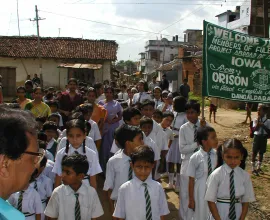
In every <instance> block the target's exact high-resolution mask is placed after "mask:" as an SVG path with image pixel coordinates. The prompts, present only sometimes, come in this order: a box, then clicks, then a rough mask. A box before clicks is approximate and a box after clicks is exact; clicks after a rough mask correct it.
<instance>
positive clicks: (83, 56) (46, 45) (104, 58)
mask: <svg viewBox="0 0 270 220" xmlns="http://www.w3.org/2000/svg"><path fill="white" fill-rule="evenodd" d="M117 49H118V45H117V43H116V42H115V41H106V40H84V39H77V38H62V37H61V38H50V37H48V38H41V64H42V80H43V86H44V87H48V86H54V87H56V88H64V87H65V85H66V84H67V81H68V78H70V77H74V78H77V79H78V80H80V81H83V82H86V83H89V84H92V83H94V82H97V81H100V82H102V81H104V80H106V79H107V80H110V78H111V69H112V61H115V60H116V59H117V56H116V55H117ZM39 67H40V62H39V59H38V47H37V37H17V36H0V75H2V78H3V79H2V83H3V88H4V89H3V93H4V96H9V97H10V96H14V95H15V92H16V87H17V86H19V85H24V82H25V80H26V77H27V75H30V76H31V78H33V76H34V74H35V73H37V74H38V75H40V68H39Z"/></svg>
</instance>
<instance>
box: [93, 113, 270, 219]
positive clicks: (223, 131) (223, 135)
mask: <svg viewBox="0 0 270 220" xmlns="http://www.w3.org/2000/svg"><path fill="white" fill-rule="evenodd" d="M205 115H206V116H208V109H206V111H205ZM252 116H253V118H255V117H256V113H255V112H254V113H252ZM244 119H245V112H244V111H234V110H225V109H218V112H217V123H210V124H211V126H213V127H214V128H215V130H216V132H217V135H218V138H219V141H220V143H222V142H223V141H224V140H226V139H228V138H237V139H240V140H241V141H242V142H243V144H244V145H245V147H246V148H247V149H248V152H249V155H250V153H251V142H252V140H251V139H250V138H249V128H248V124H243V123H242V122H243V121H244ZM206 120H208V118H207V117H206ZM269 146H270V145H269ZM269 148H270V147H269ZM269 148H268V152H267V153H266V157H265V163H264V165H263V167H262V169H263V170H264V172H265V174H264V175H261V176H259V177H255V176H251V178H252V182H253V186H254V190H255V194H256V199H257V201H256V202H254V203H252V204H251V208H250V211H249V214H248V217H247V219H248V220H264V219H270V203H269V201H270V193H269V192H270V153H269V151H270V149H269ZM247 164H248V166H247V171H248V172H250V157H248V161H247ZM162 181H163V182H162V184H163V185H165V184H166V181H167V179H163V180H162ZM99 185H103V184H102V179H100V184H99ZM98 191H99V195H100V199H101V201H102V204H103V207H104V209H105V213H106V214H105V215H104V216H102V217H101V218H99V219H100V220H110V219H111V217H110V215H109V212H108V202H107V199H106V197H105V195H104V193H103V192H102V189H101V188H100V189H99V190H98ZM166 196H167V200H168V204H169V209H170V211H171V213H170V214H169V215H168V216H166V220H177V219H178V209H179V197H178V194H176V193H175V192H174V191H168V192H166Z"/></svg>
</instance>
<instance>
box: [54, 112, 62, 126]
mask: <svg viewBox="0 0 270 220" xmlns="http://www.w3.org/2000/svg"><path fill="white" fill-rule="evenodd" d="M52 114H56V115H59V118H60V120H59V125H58V126H59V127H63V126H64V123H63V118H62V115H61V114H60V113H59V112H54V113H52Z"/></svg>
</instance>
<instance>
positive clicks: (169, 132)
mask: <svg viewBox="0 0 270 220" xmlns="http://www.w3.org/2000/svg"><path fill="white" fill-rule="evenodd" d="M160 126H161V125H160ZM162 129H163V131H164V132H165V134H166V136H165V138H166V139H167V140H168V144H169V141H173V140H174V136H173V131H172V129H170V128H169V127H168V128H162Z"/></svg>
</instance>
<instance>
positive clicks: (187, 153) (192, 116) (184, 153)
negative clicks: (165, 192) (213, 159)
mask: <svg viewBox="0 0 270 220" xmlns="http://www.w3.org/2000/svg"><path fill="white" fill-rule="evenodd" d="M199 115H200V104H199V103H197V102H196V101H194V100H191V101H189V102H188V103H187V104H186V117H187V120H188V122H187V123H185V124H183V125H182V126H181V127H180V132H179V150H180V154H181V170H180V186H181V190H180V194H179V195H180V201H181V206H180V208H179V214H180V216H181V218H182V219H183V220H189V219H190V217H189V216H188V183H189V177H188V175H187V168H188V163H189V159H190V157H191V156H192V154H193V153H194V152H196V151H197V150H198V149H199V147H198V143H197V136H196V134H197V129H198V128H199V127H202V126H205V125H206V123H205V121H204V120H201V121H200V120H199Z"/></svg>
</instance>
